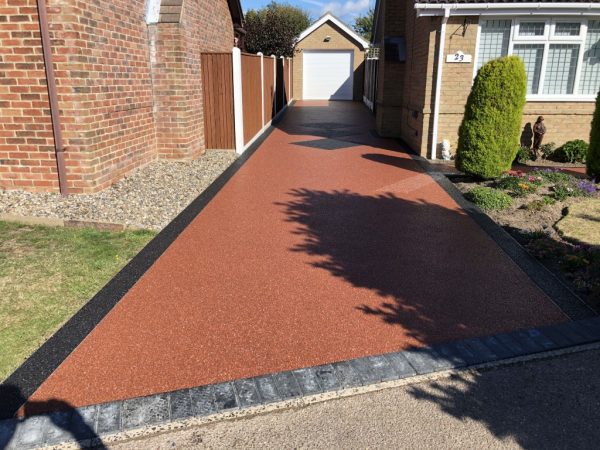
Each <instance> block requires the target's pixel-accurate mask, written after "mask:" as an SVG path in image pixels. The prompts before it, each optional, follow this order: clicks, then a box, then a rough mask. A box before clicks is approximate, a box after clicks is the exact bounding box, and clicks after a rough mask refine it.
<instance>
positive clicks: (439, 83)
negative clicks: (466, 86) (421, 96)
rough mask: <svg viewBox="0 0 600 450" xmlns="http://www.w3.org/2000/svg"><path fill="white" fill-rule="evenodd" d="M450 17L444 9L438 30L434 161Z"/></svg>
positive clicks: (434, 110)
mask: <svg viewBox="0 0 600 450" xmlns="http://www.w3.org/2000/svg"><path fill="white" fill-rule="evenodd" d="M448 17H450V9H444V17H442V27H441V29H440V44H439V49H438V60H437V74H436V77H435V103H434V105H433V133H432V136H431V159H436V156H437V155H436V153H437V139H438V122H439V118H440V96H441V92H442V70H443V67H444V43H445V42H446V24H447V23H448Z"/></svg>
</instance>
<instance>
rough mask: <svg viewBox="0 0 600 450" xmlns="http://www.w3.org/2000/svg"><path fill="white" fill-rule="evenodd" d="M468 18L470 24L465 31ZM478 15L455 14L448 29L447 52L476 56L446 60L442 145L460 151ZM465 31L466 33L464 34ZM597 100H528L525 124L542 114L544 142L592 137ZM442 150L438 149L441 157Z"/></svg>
mask: <svg viewBox="0 0 600 450" xmlns="http://www.w3.org/2000/svg"><path fill="white" fill-rule="evenodd" d="M465 19H466V20H467V24H468V25H467V27H466V30H464V23H465ZM477 27H478V18H476V17H451V18H450V19H449V20H448V25H447V29H446V40H445V43H444V55H449V54H454V53H455V52H456V51H457V50H461V51H463V52H464V53H465V54H471V55H473V61H472V62H471V63H461V64H457V63H446V62H445V60H446V58H445V57H444V69H443V77H442V96H441V98H440V119H439V129H438V146H439V144H440V143H441V142H442V140H443V139H448V140H449V141H450V143H451V145H452V153H455V152H456V147H457V143H458V129H459V127H460V124H461V122H462V119H463V115H464V111H465V106H466V103H467V98H468V96H469V93H470V92H471V86H472V79H473V70H474V65H475V64H476V61H475V51H476V41H477ZM463 32H464V36H463ZM593 113H594V103H593V102H527V104H526V105H525V109H524V112H523V127H525V124H526V123H531V124H533V123H534V122H535V120H536V119H537V117H538V116H540V115H543V116H544V118H545V123H546V127H547V128H548V132H547V134H546V136H545V138H544V142H555V143H556V144H557V145H561V144H564V143H565V142H566V141H569V140H572V139H583V140H586V141H587V140H589V135H590V130H591V121H592V115H593ZM430 142H431V140H430V139H429V143H428V144H427V146H421V148H420V149H418V148H415V149H416V150H420V153H421V155H423V156H425V155H430V148H431V144H430ZM439 154H440V149H439V148H438V156H439Z"/></svg>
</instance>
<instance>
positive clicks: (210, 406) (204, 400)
mask: <svg viewBox="0 0 600 450" xmlns="http://www.w3.org/2000/svg"><path fill="white" fill-rule="evenodd" d="M190 397H191V398H192V408H193V411H194V416H206V415H209V414H213V413H215V412H216V411H217V408H216V406H215V399H214V395H213V387H212V386H200V387H197V388H193V389H190Z"/></svg>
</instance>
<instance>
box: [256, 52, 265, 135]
mask: <svg viewBox="0 0 600 450" xmlns="http://www.w3.org/2000/svg"><path fill="white" fill-rule="evenodd" d="M257 55H258V56H260V109H261V111H262V122H261V123H260V124H261V128H262V127H264V126H265V57H264V55H263V54H262V52H258V53H257Z"/></svg>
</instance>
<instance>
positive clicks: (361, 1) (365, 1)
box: [241, 0, 375, 25]
mask: <svg viewBox="0 0 600 450" xmlns="http://www.w3.org/2000/svg"><path fill="white" fill-rule="evenodd" d="M241 1H242V7H243V8H244V11H247V10H249V9H257V8H262V7H263V6H265V5H266V4H268V3H270V1H271V0H241ZM279 1H280V2H282V3H286V2H287V3H290V4H292V5H294V6H298V7H300V8H302V9H305V10H307V11H308V12H309V13H310V14H311V16H312V18H313V20H315V19H318V18H319V17H321V16H322V15H323V14H324V13H325V12H327V11H331V12H332V13H333V14H334V15H336V16H337V17H339V18H340V19H342V20H343V21H344V22H346V23H347V24H348V25H352V23H354V19H355V18H356V17H357V16H359V15H361V14H364V13H366V12H367V11H368V10H369V7H373V6H374V5H375V0H335V1H331V0H279Z"/></svg>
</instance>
